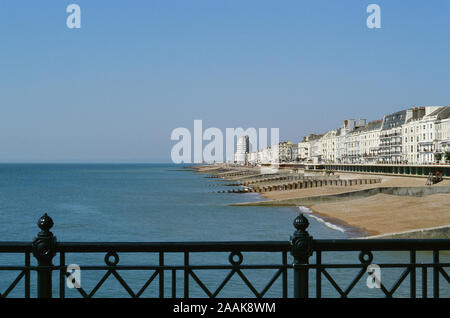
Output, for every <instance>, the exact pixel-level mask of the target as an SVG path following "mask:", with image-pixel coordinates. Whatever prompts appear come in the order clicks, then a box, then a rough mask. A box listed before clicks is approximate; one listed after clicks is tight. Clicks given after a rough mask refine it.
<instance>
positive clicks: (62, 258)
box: [59, 252, 66, 298]
mask: <svg viewBox="0 0 450 318" xmlns="http://www.w3.org/2000/svg"><path fill="white" fill-rule="evenodd" d="M59 266H60V269H59V297H61V298H65V297H66V284H65V282H66V270H65V266H66V254H65V253H64V252H60V253H59Z"/></svg>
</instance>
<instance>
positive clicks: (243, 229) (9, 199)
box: [0, 164, 450, 297]
mask: <svg viewBox="0 0 450 318" xmlns="http://www.w3.org/2000/svg"><path fill="white" fill-rule="evenodd" d="M226 183H227V182H225V181H221V180H217V179H211V178H206V175H204V174H199V173H195V172H193V171H189V170H186V169H184V166H183V165H175V164H1V165H0V241H27V242H31V241H32V240H33V238H34V237H35V236H36V235H37V233H38V231H39V229H38V227H37V225H36V223H37V221H38V219H39V218H40V217H41V216H42V215H43V214H44V213H47V214H48V215H49V216H50V217H51V218H52V219H53V221H54V227H53V228H52V232H53V233H54V235H55V236H56V237H57V240H58V241H59V242H184V241H196V242H198V241H224V242H230V241H288V240H289V239H290V236H291V235H292V234H293V232H294V230H295V229H294V227H293V225H292V222H293V221H294V219H295V217H296V216H297V215H298V214H299V213H304V214H305V215H306V216H307V218H308V220H309V222H310V226H309V228H308V231H309V233H310V235H312V236H313V237H314V238H315V239H347V238H355V237H357V236H358V235H361V234H362V231H360V230H359V229H355V228H351V227H348V226H345V225H343V224H340V223H339V222H337V221H336V222H335V221H334V220H327V219H324V218H322V217H320V216H318V215H314V214H313V213H312V212H311V211H310V210H309V209H307V208H305V207H257V206H251V207H248V206H247V207H246V206H230V204H233V203H239V202H248V201H258V200H264V198H262V197H261V196H260V195H259V194H256V193H244V194H228V193H217V192H218V191H219V190H225V189H229V187H227V186H226ZM275 254H276V255H275ZM373 254H374V259H373V262H372V263H374V264H377V263H378V264H382V263H408V261H409V254H408V253H405V252H374V253H373ZM358 255H359V253H357V252H329V253H324V256H323V262H328V263H355V264H357V263H359V260H358ZM157 256H158V255H154V254H152V253H122V254H119V257H120V261H119V265H149V264H151V265H155V264H157V259H158V258H157ZM243 256H244V259H243V264H280V263H281V254H279V253H244V254H243ZM104 257H105V255H104V254H97V253H72V254H68V255H67V256H66V263H67V264H75V265H79V266H81V268H83V266H86V265H100V266H102V265H105V261H104ZM228 257H229V255H228V254H227V253H213V254H211V253H197V254H196V255H192V257H191V262H192V264H199V265H218V264H222V265H228V264H229V260H228ZM311 261H312V262H314V256H313V257H311ZM417 261H418V262H419V263H420V262H431V261H432V254H431V253H430V252H418V254H417ZM441 261H447V262H449V261H450V255H449V254H446V253H442V254H441ZM23 262H24V258H23V256H22V255H20V254H7V253H0V269H1V266H11V265H15V266H20V265H23V264H24V263H23ZM33 262H34V260H33ZM58 262H59V261H58V257H55V259H54V263H55V265H58ZM165 262H166V264H177V265H182V263H183V255H178V254H173V255H167V257H166V259H165ZM288 262H290V263H292V257H291V256H289V258H288ZM33 264H34V263H33ZM404 270H405V269H404V268H393V269H388V268H386V269H385V268H382V271H381V281H382V283H383V285H384V286H386V288H387V289H390V288H391V287H393V286H394V285H395V283H396V282H397V280H398V279H399V278H400V277H401V276H402V274H403V272H404ZM447 270H448V269H447ZM118 272H119V274H120V275H121V277H122V278H123V279H124V281H125V282H126V283H127V285H128V287H129V288H130V289H131V290H133V292H135V293H137V292H138V291H139V290H140V289H141V288H142V286H143V285H144V284H145V282H146V281H147V280H148V279H149V278H150V277H151V275H152V274H153V271H151V270H149V271H142V270H140V271H118ZM229 272H230V271H229V270H198V271H197V272H196V273H195V274H196V275H197V276H198V278H199V279H200V280H201V281H202V282H203V283H204V284H205V286H206V287H207V288H208V290H210V291H211V292H214V291H215V290H216V289H217V288H218V287H219V286H220V284H221V283H222V281H223V280H224V279H225V277H226V276H227V275H228V274H229ZM327 272H328V273H329V274H330V276H331V277H332V278H333V280H334V281H335V283H336V284H337V285H338V286H339V288H341V289H342V290H343V291H345V290H346V289H347V287H348V286H350V284H351V283H352V281H353V279H355V277H357V276H358V273H359V269H357V268H350V269H328V270H327ZM19 273H20V271H9V270H8V271H6V270H0V293H4V292H5V291H6V290H7V289H8V287H9V286H10V285H11V283H12V282H13V281H14V280H15V278H16V277H17V275H18V274H19ZM243 273H244V275H245V277H247V278H248V280H249V281H250V282H251V283H252V285H253V286H254V287H255V289H256V290H257V291H258V292H260V291H262V290H263V289H264V288H265V286H266V285H267V284H268V283H269V282H270V280H271V278H272V277H273V276H274V274H275V273H276V270H271V269H267V270H266V269H264V270H244V271H243ZM54 274H55V276H54V284H53V285H54V286H53V287H54V295H55V296H57V295H58V293H59V283H58V279H59V275H58V273H57V272H56V271H55V273H54ZM105 274H107V271H106V270H82V271H81V278H80V281H81V287H82V288H83V290H85V291H86V292H87V293H89V292H90V291H92V290H93V289H94V288H95V286H96V285H97V284H98V283H99V282H100V280H101V279H102V277H103V276H104V275H105ZM171 274H172V273H169V272H168V273H167V275H165V291H164V293H165V295H164V296H165V297H171V296H172V286H173V284H172V280H173V281H174V282H175V283H176V284H175V285H176V286H175V291H176V293H175V295H176V296H177V297H183V295H184V294H183V293H184V289H183V288H184V277H183V272H182V271H178V272H177V273H176V275H175V277H172V276H171ZM432 274H433V272H432V270H431V269H430V270H429V272H428V281H429V285H428V286H429V287H428V293H429V296H430V295H431V296H432V294H430V293H432V290H433V289H432V285H431V284H432V279H433V275H432ZM315 277H316V276H315V271H314V270H311V273H310V278H311V279H310V280H311V286H310V295H311V297H315ZM370 278H371V277H370V276H369V274H368V273H365V274H364V275H363V276H361V278H360V279H359V281H358V282H357V283H356V285H355V287H354V288H353V289H352V291H351V292H350V293H349V295H348V297H384V296H385V295H384V293H383V292H382V290H381V289H379V288H376V286H375V287H373V284H372V285H371V284H367V281H368V280H370ZM31 279H32V283H31V285H32V286H33V287H32V290H31V296H32V297H35V296H36V289H35V287H34V286H35V283H34V282H35V279H36V274H35V273H34V272H33V274H32V275H31ZM292 281H293V273H292V270H289V271H288V285H289V289H288V296H289V297H292V296H293V286H292ZM281 283H282V280H281V278H278V279H277V280H276V281H275V282H274V283H273V285H272V286H271V288H270V289H269V290H268V291H267V292H266V294H265V296H266V297H281V295H282V284H281ZM409 283H410V280H409V276H408V277H406V279H404V281H403V282H402V283H401V284H400V286H399V287H398V288H397V289H396V291H395V294H394V296H396V297H408V296H409ZM368 285H371V286H372V288H370V287H369V286H368ZM417 285H418V286H421V271H419V270H417ZM189 287H190V288H189V292H190V296H191V297H207V295H206V293H205V291H204V290H203V289H202V288H201V287H200V285H199V284H198V283H197V282H196V281H195V280H194V279H192V278H191V279H190V280H189ZM158 292H159V281H158V279H155V280H154V281H153V282H152V283H151V284H150V285H149V286H148V287H147V289H146V290H145V292H143V293H142V297H158V296H159V294H158ZM440 294H441V297H442V296H443V297H450V288H449V284H448V282H447V281H446V280H445V278H444V277H443V276H442V275H440ZM23 295H24V281H23V279H22V280H21V281H19V283H18V284H17V286H15V288H14V289H13V290H12V291H11V292H10V294H9V296H10V297H23ZM93 296H94V297H128V296H129V294H128V293H127V290H126V289H125V288H124V287H123V285H121V284H120V282H119V280H117V279H116V277H114V276H113V275H109V277H108V278H107V279H106V280H105V281H104V283H103V284H102V285H101V286H100V287H99V288H98V290H97V291H96V293H95V294H94V295H93ZM252 296H254V294H253V292H252V291H251V289H250V288H249V287H248V286H247V285H246V284H245V282H244V281H243V279H242V277H240V276H239V275H238V274H235V275H233V276H232V278H231V279H230V280H229V281H228V283H227V284H226V285H225V287H224V288H223V290H222V291H221V292H220V293H219V294H218V297H252ZM322 296H323V297H339V296H340V294H339V292H338V291H337V290H336V288H335V287H334V286H333V284H332V283H331V282H330V281H329V280H328V279H327V278H326V277H325V276H323V275H322ZM420 296H421V291H420V290H418V297H420ZM66 297H81V294H80V293H79V290H77V289H76V288H69V287H66Z"/></svg>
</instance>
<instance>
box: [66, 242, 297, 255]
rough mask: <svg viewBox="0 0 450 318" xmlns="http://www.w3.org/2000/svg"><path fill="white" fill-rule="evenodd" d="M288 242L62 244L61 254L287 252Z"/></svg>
mask: <svg viewBox="0 0 450 318" xmlns="http://www.w3.org/2000/svg"><path fill="white" fill-rule="evenodd" d="M289 244H290V243H289V242H288V241H265V242H264V241H262V242H261V241H259V242H246V241H235V242H221V241H219V242H98V243H97V242H88V243H79V242H64V243H59V244H58V247H57V249H58V251H62V252H108V251H115V252H232V251H240V252H281V251H289Z"/></svg>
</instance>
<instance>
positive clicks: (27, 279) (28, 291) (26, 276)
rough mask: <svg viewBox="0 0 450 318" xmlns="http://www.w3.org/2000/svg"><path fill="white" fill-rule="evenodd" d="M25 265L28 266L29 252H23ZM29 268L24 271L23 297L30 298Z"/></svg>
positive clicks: (29, 264)
mask: <svg viewBox="0 0 450 318" xmlns="http://www.w3.org/2000/svg"><path fill="white" fill-rule="evenodd" d="M25 266H26V267H30V266H31V263H30V253H29V252H25ZM30 276H31V275H30V269H29V268H28V269H27V270H26V271H25V298H30Z"/></svg>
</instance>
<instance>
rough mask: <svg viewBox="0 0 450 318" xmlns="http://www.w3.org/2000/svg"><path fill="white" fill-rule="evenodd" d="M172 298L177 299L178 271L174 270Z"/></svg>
mask: <svg viewBox="0 0 450 318" xmlns="http://www.w3.org/2000/svg"><path fill="white" fill-rule="evenodd" d="M172 298H177V270H176V269H172Z"/></svg>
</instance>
